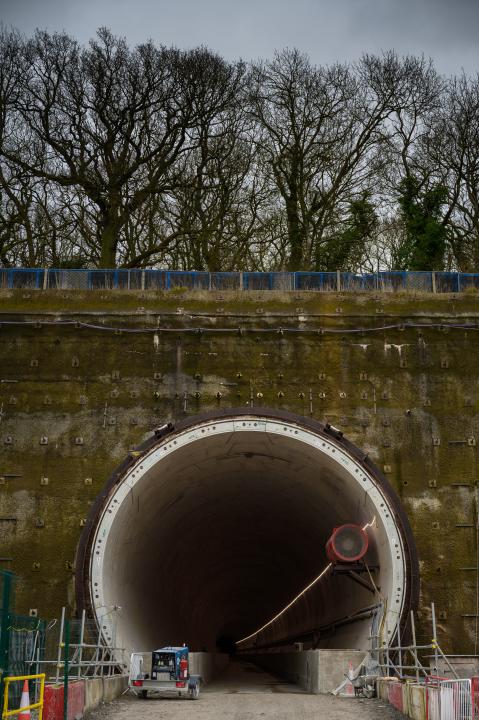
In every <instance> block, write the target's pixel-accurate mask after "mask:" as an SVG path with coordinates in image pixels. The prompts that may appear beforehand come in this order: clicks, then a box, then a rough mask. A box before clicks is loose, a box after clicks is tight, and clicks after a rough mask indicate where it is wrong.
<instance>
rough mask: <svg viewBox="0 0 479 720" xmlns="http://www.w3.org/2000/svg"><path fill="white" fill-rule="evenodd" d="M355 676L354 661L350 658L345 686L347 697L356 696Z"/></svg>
mask: <svg viewBox="0 0 479 720" xmlns="http://www.w3.org/2000/svg"><path fill="white" fill-rule="evenodd" d="M353 678H354V670H353V663H352V662H351V660H350V661H349V671H348V680H347V683H346V687H345V688H344V695H346V696H347V697H354V685H353V683H352V680H353Z"/></svg>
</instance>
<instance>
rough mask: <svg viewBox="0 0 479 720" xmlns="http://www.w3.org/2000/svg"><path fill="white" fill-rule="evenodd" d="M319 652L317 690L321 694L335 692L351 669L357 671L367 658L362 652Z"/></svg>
mask: <svg viewBox="0 0 479 720" xmlns="http://www.w3.org/2000/svg"><path fill="white" fill-rule="evenodd" d="M313 652H314V651H313ZM317 652H319V678H318V690H317V692H319V693H330V692H332V691H333V690H335V689H336V688H337V687H338V686H339V684H340V683H342V682H343V680H344V678H345V677H347V675H348V672H349V669H350V667H352V668H353V670H354V669H356V668H357V667H358V666H359V665H361V663H362V662H363V660H364V658H365V656H366V653H365V652H364V651H362V650H319V651H317ZM312 692H315V691H314V690H313V691H312Z"/></svg>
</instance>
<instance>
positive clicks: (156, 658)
mask: <svg viewBox="0 0 479 720" xmlns="http://www.w3.org/2000/svg"><path fill="white" fill-rule="evenodd" d="M148 661H151V668H149V667H148V665H149V662H148ZM200 680H201V678H200V676H199V675H190V672H189V651H188V648H187V647H186V646H185V645H183V646H182V647H163V648H160V649H159V650H154V651H153V652H152V653H132V655H131V659H130V677H129V682H128V687H129V689H130V691H131V692H133V693H134V694H135V695H136V696H137V697H138V698H147V697H161V696H165V697H167V696H169V697H172V696H176V697H189V698H190V699H191V700H197V699H198V698H199V696H200Z"/></svg>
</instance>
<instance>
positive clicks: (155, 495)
mask: <svg viewBox="0 0 479 720" xmlns="http://www.w3.org/2000/svg"><path fill="white" fill-rule="evenodd" d="M257 413H258V414H257ZM353 450H354V446H351V445H350V444H349V443H347V441H345V440H344V439H343V438H340V437H338V436H336V435H335V434H334V433H331V432H329V433H328V432H325V429H324V427H323V426H321V425H320V424H319V423H314V422H312V421H306V419H304V418H296V417H295V416H289V417H286V414H284V416H283V417H281V418H280V417H271V416H268V414H267V413H260V411H254V412H252V411H251V410H244V409H243V410H242V411H241V412H237V413H234V412H233V411H232V413H231V415H230V416H229V417H228V416H225V417H221V416H215V415H214V414H213V416H210V417H207V418H204V419H194V418H193V419H190V420H189V421H188V422H187V423H186V424H184V426H183V427H180V428H177V429H176V430H174V431H173V432H172V433H169V434H167V435H165V436H164V437H162V438H159V439H158V440H157V441H155V442H153V444H152V445H151V446H150V447H148V448H147V449H146V450H145V451H144V452H143V454H142V455H141V456H140V457H139V458H138V459H137V460H136V461H134V462H132V463H130V464H129V465H127V466H126V468H124V469H123V470H121V471H120V473H117V474H116V479H115V482H114V483H113V484H112V485H111V487H110V488H109V490H108V492H107V493H105V497H104V498H103V501H102V502H101V503H100V504H99V505H100V506H99V507H97V508H96V510H95V511H94V513H93V519H92V520H91V522H90V527H89V530H88V531H87V532H88V533H89V543H85V547H86V546H87V545H88V548H89V552H87V553H86V554H85V558H84V562H83V565H82V567H83V572H81V573H80V578H79V582H80V584H82V588H80V595H81V592H82V591H83V592H84V591H85V589H86V591H87V592H86V596H87V604H89V606H90V608H91V609H92V610H93V612H94V615H95V617H96V618H97V621H98V623H99V624H100V626H101V627H102V629H103V633H104V636H105V638H106V639H107V640H108V641H109V642H112V643H113V644H116V645H117V646H121V647H123V646H124V647H126V648H127V649H128V650H149V649H152V648H153V647H157V646H161V645H165V644H178V643H180V642H186V643H187V644H189V645H190V647H191V648H192V649H194V650H200V649H207V650H209V651H212V650H214V649H215V646H216V643H217V640H218V637H220V636H230V637H233V638H235V639H239V638H241V637H243V636H244V635H247V634H249V633H251V632H253V631H254V630H256V629H257V628H258V627H260V626H261V625H262V624H264V623H265V622H266V621H267V620H269V619H270V617H272V616H273V615H274V614H276V613H277V612H278V610H280V609H281V608H282V607H284V605H286V604H287V603H288V602H289V601H290V600H291V599H292V597H294V596H295V595H296V594H297V593H298V592H299V591H300V590H301V589H302V588H303V587H305V586H306V585H307V584H308V583H309V582H311V580H312V579H313V578H314V577H315V576H317V574H318V573H319V572H320V571H321V570H322V568H323V567H325V566H326V565H327V564H328V560H327V558H326V555H325V551H324V546H325V543H326V541H327V539H328V537H329V535H330V534H331V531H332V530H333V528H334V527H336V526H338V525H340V524H342V523H347V522H356V523H358V524H360V525H364V524H366V523H372V527H370V528H368V534H369V538H370V549H369V550H368V555H367V560H368V563H369V564H370V565H371V567H374V566H378V568H379V569H378V571H377V572H376V573H375V575H374V580H375V583H376V584H377V585H378V586H379V587H380V592H381V595H382V596H383V598H385V599H386V603H385V612H384V618H383V622H382V634H383V637H384V638H387V637H392V636H393V634H394V631H395V628H396V626H397V623H398V619H399V618H401V617H402V616H404V615H405V613H407V611H408V610H409V608H410V607H411V600H412V602H413V604H414V597H415V596H417V587H416V572H417V571H416V568H415V567H414V565H415V558H414V548H413V547H411V545H412V544H413V541H412V537H411V536H410V534H409V529H408V526H407V520H405V517H403V516H401V512H400V508H399V512H398V506H397V504H398V502H397V500H396V502H395V499H394V495H393V493H392V492H391V489H390V488H389V487H388V486H387V483H385V481H383V480H381V478H379V479H378V473H377V470H376V468H374V466H372V464H371V463H367V462H363V461H361V460H360V457H359V453H355V452H353ZM411 558H412V559H411ZM85 586H86V588H85ZM77 589H78V588H77ZM83 597H84V595H83ZM377 602H378V599H377V596H373V594H372V593H371V592H370V591H369V590H367V589H366V588H364V587H362V586H360V585H357V584H355V583H353V582H352V581H351V579H350V578H348V577H346V576H344V575H332V574H331V573H328V574H327V575H326V576H325V578H323V579H322V580H321V581H320V582H319V583H318V584H317V586H315V587H314V588H313V589H311V591H309V592H308V593H307V594H306V595H305V596H304V597H303V598H302V599H301V600H300V601H299V602H298V603H297V604H296V605H295V606H294V607H293V608H291V610H290V611H288V613H285V614H284V616H282V617H281V618H280V619H278V621H276V622H275V623H274V624H273V625H272V626H270V627H269V628H267V629H266V630H265V631H264V632H263V633H261V634H260V635H258V637H257V638H256V642H257V643H258V644H259V645H260V646H261V645H271V644H274V643H276V642H278V641H282V640H285V639H286V638H295V637H302V636H303V635H305V634H307V633H309V632H310V631H311V630H313V629H316V630H317V629H318V628H327V629H326V632H324V633H316V642H317V643H318V646H320V647H335V648H345V647H351V648H365V647H367V644H368V636H369V634H370V631H371V619H370V616H369V615H368V614H367V613H366V614H365V617H363V618H361V619H357V620H356V621H353V622H347V623H345V624H341V623H340V624H339V625H338V627H337V628H336V631H335V632H334V633H331V629H330V628H331V626H334V623H335V621H338V620H340V619H341V618H345V617H351V616H354V615H355V614H356V613H358V612H360V611H361V610H363V609H365V608H366V609H367V608H368V607H369V608H370V607H371V606H373V605H374V604H375V603H377ZM328 627H329V629H328ZM251 642H252V641H251ZM248 645H251V643H246V644H245V647H247V646H248Z"/></svg>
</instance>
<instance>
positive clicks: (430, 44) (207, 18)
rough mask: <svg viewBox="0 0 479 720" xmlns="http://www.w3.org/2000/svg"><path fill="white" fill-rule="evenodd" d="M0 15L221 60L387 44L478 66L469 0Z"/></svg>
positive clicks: (160, 5)
mask: <svg viewBox="0 0 479 720" xmlns="http://www.w3.org/2000/svg"><path fill="white" fill-rule="evenodd" d="M0 19H1V20H2V21H3V23H4V24H6V25H14V26H15V27H17V28H19V29H20V30H22V31H23V32H24V33H26V34H30V33H32V31H33V30H34V29H35V28H36V27H40V28H46V29H48V30H50V31H53V30H66V31H67V32H68V33H70V34H71V35H74V36H75V37H77V38H78V39H79V40H80V41H82V42H86V41H87V40H88V39H89V38H90V37H92V36H93V35H94V33H95V30H96V29H97V28H98V27H99V26H101V25H106V26H107V27H109V28H111V29H112V30H113V32H114V33H116V34H119V35H124V36H126V37H127V39H128V40H129V42H130V43H131V44H136V43H138V42H141V41H143V40H145V39H146V38H148V37H151V38H153V40H155V41H156V42H157V43H163V44H166V45H171V44H173V45H177V46H179V47H182V48H189V47H192V46H195V45H207V46H208V47H210V48H212V49H214V50H216V51H218V52H219V53H221V54H222V55H224V56H225V57H227V58H231V59H232V58H238V57H242V58H243V59H245V60H250V59H255V58H258V57H262V58H266V57H271V55H272V53H273V52H274V50H275V49H281V48H283V47H286V46H288V47H297V48H299V49H300V50H302V51H303V52H307V53H308V54H309V55H310V57H311V59H312V60H313V62H315V63H318V64H319V63H329V62H334V61H336V60H354V59H357V58H358V57H359V56H360V55H361V54H362V53H363V52H380V51H381V50H387V49H391V48H393V49H395V50H397V51H398V52H399V53H401V54H404V53H414V54H421V53H424V54H425V55H427V56H431V57H432V58H433V59H434V61H435V63H436V66H437V68H438V69H439V70H440V71H441V72H443V73H446V74H452V73H457V72H460V71H461V68H464V69H465V70H466V72H468V73H474V74H475V73H476V72H477V71H478V70H479V40H478V38H479V0H236V2H235V1H233V0H0Z"/></svg>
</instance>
